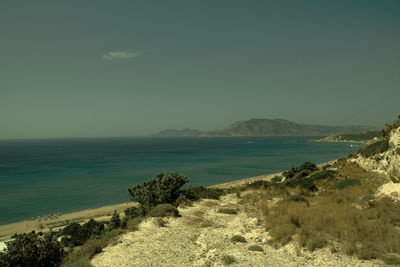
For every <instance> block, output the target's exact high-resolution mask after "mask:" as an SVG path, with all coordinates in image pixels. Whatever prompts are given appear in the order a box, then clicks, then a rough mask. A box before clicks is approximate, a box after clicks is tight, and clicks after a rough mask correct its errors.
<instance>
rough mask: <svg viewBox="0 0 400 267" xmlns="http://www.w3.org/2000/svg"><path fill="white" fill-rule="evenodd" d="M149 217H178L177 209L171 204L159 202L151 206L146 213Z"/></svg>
mask: <svg viewBox="0 0 400 267" xmlns="http://www.w3.org/2000/svg"><path fill="white" fill-rule="evenodd" d="M148 215H149V216H150V217H179V216H180V215H179V211H178V209H177V208H176V207H174V206H173V205H171V204H159V205H157V206H156V207H154V208H152V209H151V210H150V211H149V214H148Z"/></svg>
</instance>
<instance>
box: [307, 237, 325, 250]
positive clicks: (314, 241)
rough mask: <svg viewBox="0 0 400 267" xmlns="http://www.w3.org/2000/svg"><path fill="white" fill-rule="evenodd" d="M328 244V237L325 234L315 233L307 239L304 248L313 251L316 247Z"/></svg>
mask: <svg viewBox="0 0 400 267" xmlns="http://www.w3.org/2000/svg"><path fill="white" fill-rule="evenodd" d="M326 245H328V237H327V235H325V234H322V233H317V234H316V235H313V236H312V237H311V238H309V239H308V240H307V243H306V248H307V249H308V250H309V251H314V250H316V249H318V248H323V247H325V246H326Z"/></svg>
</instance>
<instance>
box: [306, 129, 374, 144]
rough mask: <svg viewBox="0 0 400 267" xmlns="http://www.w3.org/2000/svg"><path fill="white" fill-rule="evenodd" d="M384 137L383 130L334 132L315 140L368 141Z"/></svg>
mask: <svg viewBox="0 0 400 267" xmlns="http://www.w3.org/2000/svg"><path fill="white" fill-rule="evenodd" d="M380 137H382V132H381V131H365V132H361V133H348V134H346V133H345V134H334V135H330V136H328V137H326V138H322V139H316V140H313V141H314V142H363V143H368V142H371V141H373V140H376V139H378V138H380Z"/></svg>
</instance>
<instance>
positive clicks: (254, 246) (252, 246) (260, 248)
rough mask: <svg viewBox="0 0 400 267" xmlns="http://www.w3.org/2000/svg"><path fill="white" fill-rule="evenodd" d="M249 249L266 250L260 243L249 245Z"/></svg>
mask: <svg viewBox="0 0 400 267" xmlns="http://www.w3.org/2000/svg"><path fill="white" fill-rule="evenodd" d="M248 249H249V250H251V251H264V249H263V248H262V247H261V246H259V245H251V246H249V247H248Z"/></svg>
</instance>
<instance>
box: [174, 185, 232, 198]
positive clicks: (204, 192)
mask: <svg viewBox="0 0 400 267" xmlns="http://www.w3.org/2000/svg"><path fill="white" fill-rule="evenodd" d="M181 194H182V196H184V197H185V198H187V199H189V200H192V201H194V200H199V199H202V198H206V199H219V198H220V197H221V196H223V195H225V194H226V193H225V191H224V190H223V189H220V188H209V187H204V186H198V187H190V188H187V189H183V190H182V191H181Z"/></svg>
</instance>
